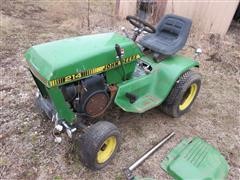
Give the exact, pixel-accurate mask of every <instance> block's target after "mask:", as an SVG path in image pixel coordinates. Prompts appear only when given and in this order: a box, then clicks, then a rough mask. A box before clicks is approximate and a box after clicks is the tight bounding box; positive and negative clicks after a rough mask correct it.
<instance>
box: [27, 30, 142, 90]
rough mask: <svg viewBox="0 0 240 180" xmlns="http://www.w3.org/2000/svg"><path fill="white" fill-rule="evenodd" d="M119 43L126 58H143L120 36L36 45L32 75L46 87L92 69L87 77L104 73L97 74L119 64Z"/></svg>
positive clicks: (30, 51) (32, 50) (30, 55)
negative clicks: (117, 46) (110, 65)
mask: <svg viewBox="0 0 240 180" xmlns="http://www.w3.org/2000/svg"><path fill="white" fill-rule="evenodd" d="M116 43H117V44H119V45H120V46H121V47H122V48H124V51H125V54H124V57H123V58H128V57H132V56H134V55H137V56H135V57H136V58H135V59H137V58H139V57H140V55H141V52H140V49H139V48H138V46H137V45H136V44H135V43H134V42H133V41H132V40H131V39H128V38H126V37H124V36H121V35H120V34H118V33H104V34H96V35H87V36H80V37H74V38H68V39H63V40H58V41H54V42H48V43H44V44H40V45H36V46H33V47H31V48H30V49H28V51H27V52H26V54H25V58H26V60H27V62H28V64H29V66H30V70H31V71H32V73H33V74H34V75H35V76H36V77H37V78H38V79H40V80H41V81H42V82H43V83H44V84H49V81H51V80H56V79H59V78H64V77H66V76H69V75H73V74H76V73H79V72H84V71H85V72H86V71H87V70H89V69H90V70H91V73H88V74H87V75H91V74H94V73H95V74H96V73H99V72H101V71H100V70H99V71H97V68H98V67H99V68H100V67H101V66H104V65H106V64H111V63H113V62H116V60H117V59H116V52H115V44H116ZM94 68H95V69H94ZM99 68H98V69H99ZM102 70H104V69H102ZM78 79H81V78H80V77H79V78H78ZM58 84H61V83H58ZM50 86H51V85H50Z"/></svg>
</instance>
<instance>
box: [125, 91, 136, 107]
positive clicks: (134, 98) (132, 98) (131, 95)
mask: <svg viewBox="0 0 240 180" xmlns="http://www.w3.org/2000/svg"><path fill="white" fill-rule="evenodd" d="M125 96H126V97H127V98H128V99H129V102H130V103H131V104H133V103H134V102H135V101H136V100H137V96H136V95H135V94H132V93H126V94H125Z"/></svg>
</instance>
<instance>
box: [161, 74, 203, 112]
mask: <svg viewBox="0 0 240 180" xmlns="http://www.w3.org/2000/svg"><path fill="white" fill-rule="evenodd" d="M200 87H201V75H200V74H199V73H197V72H194V71H191V70H189V71H187V72H185V73H184V74H182V75H181V76H180V78H179V79H178V80H177V82H176V83H175V85H174V87H173V88H172V90H171V92H170V94H169V95H168V97H167V98H166V99H165V101H164V102H163V103H162V104H161V106H160V108H161V110H162V111H163V112H164V113H166V114H167V115H169V116H171V117H180V116H181V115H183V114H184V113H186V112H188V111H189V110H190V108H191V106H192V104H193V102H194V100H195V99H196V97H197V95H198V93H199V90H200ZM192 88H193V89H195V90H194V91H193V90H192ZM192 91H193V92H194V94H192V93H191V92H192ZM190 96H191V97H190ZM188 97H190V99H189V101H187V100H188ZM186 102H187V103H186ZM184 103H186V104H184ZM183 105H184V106H183Z"/></svg>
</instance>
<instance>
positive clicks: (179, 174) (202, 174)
mask: <svg viewBox="0 0 240 180" xmlns="http://www.w3.org/2000/svg"><path fill="white" fill-rule="evenodd" d="M161 167H162V168H163V169H164V170H165V171H166V172H167V173H168V174H169V175H171V176H172V177H173V178H174V179H177V180H187V179H199V180H219V179H226V178H227V175H228V171H229V166H228V164H227V161H226V160H225V159H224V157H223V156H222V155H221V154H220V153H219V151H218V150H217V149H215V148H214V147H213V146H211V145H210V144H208V143H207V142H205V141H204V140H202V139H200V138H198V137H195V138H187V139H183V140H182V142H181V143H180V144H178V145H177V146H176V147H175V148H174V149H172V150H171V152H170V153H169V154H168V155H167V157H166V158H165V159H164V160H163V161H162V162H161Z"/></svg>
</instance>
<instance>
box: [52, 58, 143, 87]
mask: <svg viewBox="0 0 240 180" xmlns="http://www.w3.org/2000/svg"><path fill="white" fill-rule="evenodd" d="M139 58H140V55H139V54H136V55H133V56H130V57H127V58H124V59H123V63H124V64H127V63H129V62H131V61H133V60H136V59H139ZM120 65H121V62H120V61H119V60H118V61H117V62H113V63H110V64H106V65H104V66H99V67H97V68H93V69H89V70H86V71H83V72H79V73H77V74H74V75H69V76H66V77H64V78H60V79H55V80H51V81H49V83H48V84H49V85H50V87H53V86H57V85H59V84H63V83H66V82H71V81H75V80H78V79H81V78H83V77H86V76H90V75H93V74H98V73H101V72H103V71H104V68H105V67H107V68H106V69H107V70H110V69H113V68H116V67H118V66H120ZM76 76H77V77H76ZM67 77H76V78H73V79H71V80H68V81H66V79H68V78H67Z"/></svg>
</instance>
